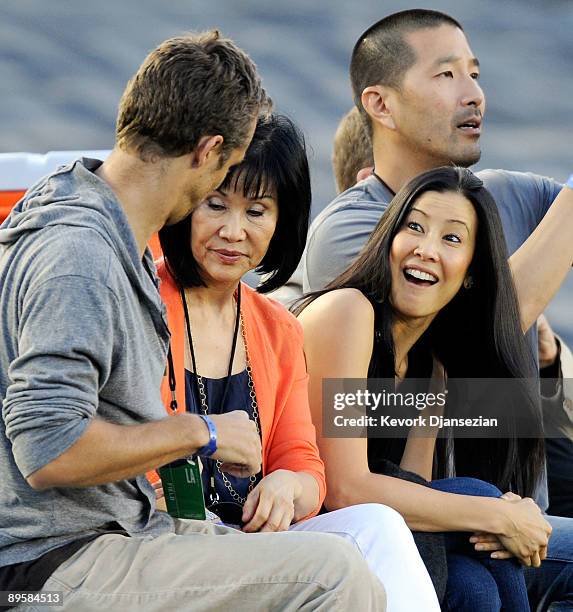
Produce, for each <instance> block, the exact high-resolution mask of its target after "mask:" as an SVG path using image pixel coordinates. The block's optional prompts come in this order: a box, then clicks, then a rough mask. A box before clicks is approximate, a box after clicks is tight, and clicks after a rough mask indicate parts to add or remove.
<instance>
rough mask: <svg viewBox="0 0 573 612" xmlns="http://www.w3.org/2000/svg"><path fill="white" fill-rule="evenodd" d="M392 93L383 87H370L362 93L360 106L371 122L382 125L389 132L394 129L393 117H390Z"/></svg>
mask: <svg viewBox="0 0 573 612" xmlns="http://www.w3.org/2000/svg"><path fill="white" fill-rule="evenodd" d="M392 94H393V91H392V90H391V89H390V88H389V87H384V86H383V85H370V86H368V87H366V88H365V89H364V91H363V92H362V97H361V101H362V106H363V107H364V110H365V111H366V112H367V113H368V115H369V116H370V118H371V119H372V121H374V122H376V123H380V124H382V125H383V126H384V127H385V128H388V129H390V130H395V129H396V124H395V122H394V117H393V116H392V104H391V98H392Z"/></svg>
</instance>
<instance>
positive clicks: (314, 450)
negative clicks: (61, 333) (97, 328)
mask: <svg viewBox="0 0 573 612" xmlns="http://www.w3.org/2000/svg"><path fill="white" fill-rule="evenodd" d="M157 269H158V274H159V278H160V279H161V286H160V292H161V297H162V298H163V301H164V302H165V305H166V306H167V321H168V324H169V329H170V330H171V350H172V354H173V365H174V369H175V379H176V383H177V385H176V396H177V406H178V408H177V411H178V412H185V369H184V350H185V315H184V312H183V306H182V304H181V298H180V295H179V289H178V287H177V284H176V283H175V281H174V279H173V277H172V276H171V275H170V274H169V272H168V271H167V269H166V267H165V264H164V262H163V261H162V260H161V261H160V262H159V263H158V266H157ZM241 311H242V314H243V320H244V323H245V335H246V338H247V347H248V351H249V359H250V361H251V367H252V370H253V373H252V375H253V384H254V386H255V392H256V394H257V403H258V406H259V418H260V422H261V435H262V447H263V475H266V474H269V473H270V472H273V471H274V470H279V469H285V470H291V471H293V472H300V471H304V472H307V473H309V474H311V475H312V476H314V478H315V479H316V481H317V483H318V488H319V503H318V505H317V507H316V508H315V510H314V512H312V513H311V514H309V515H308V517H310V516H314V515H315V514H316V513H317V512H318V511H319V510H320V507H321V506H322V502H323V501H324V497H325V495H326V479H325V475H324V464H323V463H322V460H321V459H320V456H319V454H318V447H317V445H316V432H315V429H314V425H313V424H312V420H311V416H310V408H309V405H308V374H307V372H306V362H305V357H304V352H303V336H302V327H301V325H300V323H299V322H298V321H297V320H296V319H295V318H294V317H293V315H291V313H290V312H288V311H287V310H286V309H285V308H284V306H282V305H281V304H279V303H278V302H275V301H274V300H271V299H269V298H266V297H264V296H262V295H260V294H258V293H257V292H256V291H253V290H252V289H251V288H250V287H248V286H247V285H245V284H242V292H241ZM161 397H162V398H163V402H164V404H165V406H166V409H167V410H168V411H169V412H171V410H169V408H168V406H169V403H170V401H171V392H170V390H169V381H168V378H167V376H165V377H164V378H163V383H162V385H161ZM308 517H305V518H308Z"/></svg>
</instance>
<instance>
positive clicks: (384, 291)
mask: <svg viewBox="0 0 573 612" xmlns="http://www.w3.org/2000/svg"><path fill="white" fill-rule="evenodd" d="M429 191H434V192H439V193H447V192H453V193H459V194H461V195H463V196H464V197H465V198H467V199H468V200H469V201H470V202H471V204H472V205H473V207H474V209H475V212H476V215H477V218H478V231H477V236H476V245H475V251H474V255H473V259H472V262H471V264H470V268H469V270H470V274H471V276H472V279H473V287H472V288H471V289H464V288H461V289H460V290H459V291H458V293H457V294H456V295H455V296H454V298H453V299H452V300H451V301H450V302H449V303H448V304H447V305H446V306H444V308H442V310H441V311H440V312H439V313H438V314H437V316H436V317H435V319H434V320H433V321H432V323H431V324H430V326H429V327H428V329H427V330H426V331H425V333H424V334H423V335H422V337H421V338H420V339H419V340H418V342H417V343H416V345H415V347H414V348H413V349H412V350H411V352H410V354H409V356H408V357H409V359H408V370H409V375H410V371H411V370H414V369H415V368H416V363H415V362H416V360H421V359H423V358H424V357H426V358H427V356H428V354H430V355H431V353H433V354H435V355H436V357H437V358H438V359H439V360H440V361H441V363H442V364H443V365H444V367H445V370H446V372H447V373H448V376H449V377H450V378H489V379H494V378H512V379H517V382H516V385H515V388H514V391H515V392H514V393H512V395H511V397H506V398H504V402H505V404H504V414H505V415H516V416H517V415H520V416H527V417H528V418H529V423H530V429H529V436H530V437H527V438H519V437H518V435H517V431H516V430H515V429H514V430H513V431H512V430H509V431H506V432H504V435H505V436H506V437H504V438H503V439H502V438H490V439H456V440H454V441H453V443H452V442H451V441H450V442H449V443H448V441H444V440H438V446H437V457H438V462H437V468H436V476H439V477H443V476H445V475H446V474H448V473H449V472H448V465H450V464H451V462H452V459H453V462H454V465H455V473H456V475H458V476H473V477H476V478H481V479H482V480H486V481H488V482H491V483H493V484H495V485H496V486H498V487H499V488H500V489H502V490H512V491H514V492H516V493H518V494H520V495H532V494H533V492H534V491H535V488H536V485H537V483H538V479H539V476H540V471H541V467H542V465H543V456H544V449H543V441H542V435H541V432H542V427H541V414H540V408H539V398H538V397H537V395H536V393H535V392H534V390H532V387H531V384H528V383H527V381H526V379H531V378H533V377H534V376H535V375H536V372H535V362H534V359H533V356H532V353H531V350H530V347H529V346H528V343H527V341H526V339H525V337H524V335H523V332H522V329H521V323H520V316H519V306H518V301H517V296H516V292H515V287H514V284H513V278H512V276H511V271H510V268H509V264H508V261H507V260H508V253H507V246H506V243H505V238H504V234H503V228H502V225H501V220H500V217H499V213H498V211H497V206H496V203H495V201H494V200H493V198H492V196H491V195H490V194H489V192H488V191H487V189H486V188H485V187H484V186H483V183H482V181H481V180H480V179H479V178H478V177H476V176H475V175H474V174H473V173H472V172H471V171H470V170H468V169H466V168H458V167H452V166H445V167H441V168H436V169H434V170H430V171H429V172H426V173H424V174H421V175H419V176H417V177H416V178H414V179H412V180H411V181H410V182H409V183H408V184H407V185H405V186H404V187H403V188H402V189H401V190H400V191H399V192H398V193H397V194H396V196H395V197H394V198H393V200H392V201H391V202H390V204H389V206H388V208H387V210H386V211H385V213H384V215H383V216H382V218H381V219H380V221H379V223H378V225H377V226H376V228H375V230H374V231H373V232H372V234H371V236H370V238H369V240H368V242H367V243H366V245H365V246H364V248H363V249H362V251H361V253H360V255H359V256H358V259H357V260H356V261H355V262H354V263H353V264H352V265H351V266H350V267H349V268H348V269H347V270H346V271H345V272H343V273H342V274H341V275H340V276H338V277H337V278H336V279H335V280H333V281H332V282H331V283H330V284H329V285H327V287H326V288H325V289H323V290H320V291H315V292H313V293H310V294H308V295H307V296H305V297H304V298H303V299H302V301H300V302H299V303H298V305H297V306H296V308H295V312H297V313H299V312H301V311H302V310H303V309H304V308H305V307H306V306H307V305H308V304H309V303H310V302H312V301H313V300H315V299H316V298H317V297H318V296H320V295H322V294H324V293H326V292H328V291H333V290H335V289H342V288H355V289H358V290H360V291H361V292H362V293H363V294H364V295H365V296H366V297H367V298H368V299H369V301H370V302H371V304H372V305H373V307H374V310H375V321H376V323H375V326H376V329H375V345H374V346H375V348H374V351H373V354H372V358H371V362H370V368H369V372H368V375H369V377H379V378H392V379H393V378H394V373H395V364H394V361H395V356H394V344H393V338H392V324H393V321H394V318H395V315H394V312H393V310H392V306H391V304H390V300H389V298H390V291H391V286H392V274H391V268H390V249H391V246H392V242H393V240H394V237H395V236H396V234H397V233H398V231H399V230H400V229H401V227H402V226H403V224H404V221H405V219H406V217H407V215H408V213H409V211H410V209H411V208H412V206H413V204H414V202H416V201H417V200H418V199H419V198H420V196H421V195H422V194H423V193H426V192H429ZM418 371H419V370H418ZM428 375H429V373H428ZM519 380H523V384H519ZM531 423H533V426H531ZM509 426H510V427H511V422H510V425H509ZM532 434H533V435H532ZM452 455H453V457H452ZM369 458H370V457H369Z"/></svg>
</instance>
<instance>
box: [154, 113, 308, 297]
mask: <svg viewBox="0 0 573 612" xmlns="http://www.w3.org/2000/svg"><path fill="white" fill-rule="evenodd" d="M220 188H221V189H223V190H224V191H235V190H236V189H237V188H241V189H242V190H243V194H244V195H245V196H246V197H253V196H255V197H256V196H260V195H262V194H264V193H268V192H269V191H273V190H274V191H275V192H276V196H277V204H278V210H279V214H278V220H277V226H276V229H275V233H274V234H273V237H272V239H271V242H270V244H269V248H268V250H267V253H266V255H265V256H264V258H263V260H262V261H261V263H260V265H259V266H258V267H257V269H256V271H257V272H258V273H260V274H266V275H267V276H266V278H265V279H264V280H263V282H262V283H261V284H260V285H259V286H258V287H257V291H258V292H259V293H268V292H269V291H273V290H274V289H277V288H278V287H281V286H282V285H284V284H285V283H286V282H287V281H288V279H289V278H290V277H291V275H292V274H293V272H294V271H295V269H296V267H297V265H298V262H299V261H300V258H301V257H302V253H303V251H304V247H305V244H306V235H307V233H308V224H309V218H310V206H311V199H312V197H311V187H310V171H309V167H308V158H307V155H306V145H305V140H304V136H303V134H302V132H301V131H300V130H299V129H298V128H297V127H296V125H295V124H294V123H293V122H292V121H291V120H290V119H289V118H288V117H286V116H284V115H279V114H271V115H264V116H261V117H260V118H259V120H258V122H257V127H256V129H255V133H254V135H253V139H252V141H251V144H250V145H249V148H248V149H247V152H246V154H245V159H244V160H243V161H242V162H241V163H240V164H238V165H237V166H235V167H233V168H231V170H230V171H229V174H227V176H226V177H225V180H224V181H223V183H222V184H221V186H220ZM192 222H193V214H191V215H189V216H188V217H186V218H185V219H183V221H180V222H179V223H176V224H174V225H170V226H165V227H164V228H162V229H161V230H160V231H159V241H160V243H161V248H162V250H163V255H164V257H165V263H166V265H167V268H168V270H169V272H170V273H171V275H172V276H173V277H174V278H175V280H176V281H177V282H178V283H179V284H180V285H181V286H183V287H201V286H204V284H205V283H204V281H203V279H202V278H201V274H200V271H199V269H198V267H197V262H196V261H195V258H194V257H193V253H192V252H191V244H190V236H191V224H192Z"/></svg>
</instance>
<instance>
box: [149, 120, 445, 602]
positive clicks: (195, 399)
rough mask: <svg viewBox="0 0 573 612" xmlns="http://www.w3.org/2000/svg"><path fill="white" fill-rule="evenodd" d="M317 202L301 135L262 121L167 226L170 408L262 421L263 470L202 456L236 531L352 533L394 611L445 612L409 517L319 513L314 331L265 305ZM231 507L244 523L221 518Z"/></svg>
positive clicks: (163, 237) (212, 495) (370, 507)
mask: <svg viewBox="0 0 573 612" xmlns="http://www.w3.org/2000/svg"><path fill="white" fill-rule="evenodd" d="M310 199H311V197H310V178H309V170H308V161H307V158H306V151H305V147H304V139H303V137H302V134H300V132H299V131H298V130H297V129H296V127H295V126H294V125H293V124H292V122H290V120H288V119H287V118H286V117H282V116H277V115H272V116H270V117H266V118H262V119H260V120H259V123H258V125H257V129H256V131H255V135H254V138H253V141H252V143H251V145H250V147H249V150H248V151H247V154H246V157H245V160H244V161H243V162H242V163H241V164H240V165H239V166H237V167H235V168H234V169H232V170H231V172H230V173H229V175H228V176H227V177H226V179H225V181H224V182H223V184H222V185H221V186H220V187H219V188H218V189H217V190H216V191H215V192H213V193H212V194H210V196H209V197H208V198H207V199H206V200H205V201H204V202H202V203H201V204H200V205H199V206H198V207H197V208H196V209H195V210H194V212H193V213H192V215H191V216H190V217H188V218H187V219H185V220H184V221H181V222H180V223H178V224H176V225H173V226H169V227H166V228H164V229H163V230H161V232H160V241H161V246H162V249H163V253H164V261H163V262H161V263H160V265H159V276H160V278H161V287H160V290H161V294H162V296H163V299H164V301H165V303H166V305H167V319H168V323H169V328H170V330H171V334H172V343H171V359H170V367H169V368H168V369H169V370H170V372H171V375H170V376H166V377H165V381H164V385H163V389H162V393H163V398H164V401H165V405H166V407H170V408H168V410H171V409H173V408H175V409H176V410H178V411H182V410H189V411H193V412H197V413H198V414H200V415H203V416H205V417H207V418H208V416H209V415H210V414H217V413H221V412H229V411H233V410H244V411H245V412H246V413H247V415H248V417H249V419H251V420H252V421H253V422H254V424H255V426H256V429H257V431H258V432H259V435H260V437H261V442H262V472H261V473H260V474H258V475H257V476H252V477H250V478H238V477H234V476H233V475H231V474H229V473H227V472H225V471H224V470H225V466H223V465H221V464H220V462H217V461H213V460H211V459H202V462H203V472H202V478H203V484H204V489H205V497H206V500H205V501H206V505H207V506H208V507H209V506H211V507H213V504H215V506H216V508H215V509H216V511H217V513H218V514H219V515H220V516H221V517H222V518H223V520H224V521H225V522H231V523H234V524H242V529H243V531H245V532H257V531H284V530H287V529H290V530H300V531H303V530H306V531H309V530H310V531H323V532H325V531H326V532H333V533H336V534H338V535H342V536H344V537H347V538H349V539H350V540H351V541H353V542H354V543H355V544H356V545H357V546H358V548H359V549H360V550H361V552H362V553H363V555H364V556H365V558H366V560H367V561H368V562H369V564H370V567H371V569H372V570H373V572H374V573H375V574H376V575H377V576H378V577H379V578H380V579H381V580H382V582H383V584H384V586H385V588H386V592H387V597H388V608H387V609H388V610H390V611H394V612H396V611H402V610H403V611H406V610H430V611H431V610H436V611H437V610H439V605H438V602H437V598H436V594H435V592H434V589H433V586H432V583H431V580H430V577H429V575H428V573H427V571H426V569H425V567H424V565H423V563H422V560H421V558H420V556H419V554H418V552H417V550H416V547H415V544H414V541H413V538H412V535H411V533H410V531H409V530H408V528H407V527H406V525H405V523H404V521H403V519H402V518H401V517H400V516H399V514H398V513H396V512H394V511H393V510H391V509H390V508H388V507H386V506H382V505H380V504H364V505H360V506H354V507H350V508H345V509H343V510H339V511H336V512H332V513H327V514H322V515H320V516H316V515H317V514H318V512H319V510H320V508H321V506H322V502H323V500H324V497H325V493H326V488H325V476H324V466H323V463H322V461H321V459H320V457H319V454H318V448H317V445H316V435H315V430H314V427H313V425H312V421H311V416H310V410H309V404H308V390H307V384H308V376H307V372H306V363H305V358H304V352H303V336H302V328H301V326H300V324H299V322H298V321H297V320H296V319H295V318H294V317H293V316H292V315H291V314H290V313H289V312H288V311H287V310H286V309H285V308H284V307H283V306H282V305H280V304H278V303H276V302H274V301H272V300H270V299H268V298H266V297H264V296H262V295H260V294H261V293H264V292H268V291H271V290H273V289H275V288H277V287H279V286H281V285H282V284H284V283H285V282H286V281H287V280H288V278H289V277H290V276H291V274H292V272H293V271H294V269H295V268H296V266H297V264H298V261H299V259H300V257H301V255H302V251H303V249H304V245H305V241H306V233H307V227H308V219H309V213H310ZM253 269H256V270H257V271H258V272H262V273H265V274H266V275H267V276H266V277H265V280H264V282H263V283H262V284H261V285H260V286H259V288H258V292H255V291H253V290H252V289H250V288H249V287H248V286H247V285H245V284H243V283H241V282H240V280H241V278H242V277H243V275H244V274H245V273H247V272H249V271H251V270H253ZM229 507H231V509H233V508H234V509H235V510H236V513H235V516H234V517H229V516H228V515H226V516H223V515H222V512H221V511H225V513H226V512H227V511H228V509H229ZM305 519H306V520H305ZM380 526H382V527H383V529H382V530H380ZM384 527H386V528H385V529H384ZM405 567H407V568H408V570H407V572H405V571H404V568H405ZM412 585H415V587H416V588H412Z"/></svg>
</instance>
